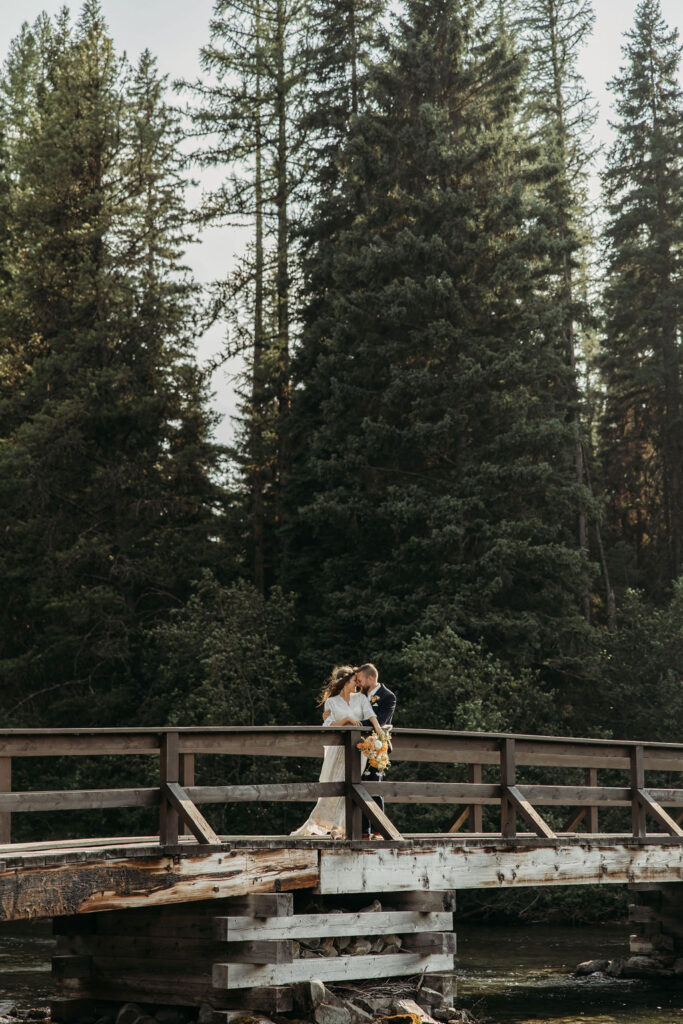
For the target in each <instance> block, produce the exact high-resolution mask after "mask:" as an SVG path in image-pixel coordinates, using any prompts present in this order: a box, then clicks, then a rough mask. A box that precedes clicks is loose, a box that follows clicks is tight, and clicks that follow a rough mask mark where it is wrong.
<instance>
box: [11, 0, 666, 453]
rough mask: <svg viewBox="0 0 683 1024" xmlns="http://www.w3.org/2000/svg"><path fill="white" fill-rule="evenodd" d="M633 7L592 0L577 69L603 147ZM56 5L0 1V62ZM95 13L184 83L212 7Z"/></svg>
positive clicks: (206, 241)
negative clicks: (596, 113) (596, 111)
mask: <svg viewBox="0 0 683 1024" xmlns="http://www.w3.org/2000/svg"><path fill="white" fill-rule="evenodd" d="M636 3H637V0H594V9H595V14H596V24H595V32H594V35H593V38H592V40H591V42H590V44H589V45H588V46H587V47H586V50H585V53H584V57H583V61H582V70H583V73H584V75H585V77H586V82H587V85H588V87H589V89H590V90H591V92H592V93H593V95H594V97H595V99H596V100H597V101H598V104H599V108H600V120H599V124H598V129H597V133H596V134H597V138H598V141H608V140H609V130H608V127H607V121H608V118H609V117H610V110H609V105H610V102H611V95H610V94H609V93H608V92H607V89H606V82H607V81H608V80H609V79H610V78H611V77H612V76H613V75H614V74H615V73H616V72H617V70H618V68H619V64H620V60H621V51H620V47H621V43H622V36H623V33H624V32H625V31H626V30H627V29H629V28H631V27H632V24H633V13H634V11H635V8H636ZM62 6H67V7H69V8H70V9H71V11H72V13H73V16H74V18H76V17H77V16H78V11H79V9H80V6H81V5H80V2H78V0H68V2H67V3H66V4H64V3H63V2H62V0H15V2H14V3H12V2H11V0H5V3H3V4H0V60H4V57H5V54H6V53H7V48H8V45H9V43H10V41H11V39H13V38H14V36H15V35H16V34H17V33H18V31H19V29H20V27H21V24H22V22H24V21H29V22H32V21H33V20H34V19H35V18H36V17H37V16H38V15H39V14H40V12H41V11H47V13H48V14H50V15H52V14H55V13H56V12H57V11H58V10H59V9H60V8H61V7H62ZM101 6H102V10H103V12H104V15H105V17H106V19H107V21H108V24H109V28H110V30H111V34H112V36H113V38H114V40H115V42H116V44H117V47H118V48H119V50H125V51H126V53H127V54H128V56H129V58H130V59H131V60H132V61H135V60H136V58H137V56H138V55H139V53H140V52H141V50H143V49H144V48H145V47H148V48H149V49H150V50H151V52H152V53H153V54H154V55H155V56H156V57H157V59H158V61H159V68H160V70H161V72H162V73H168V74H169V75H170V77H171V79H174V78H187V79H192V78H194V77H195V76H196V75H197V74H198V73H199V62H198V51H199V48H200V47H201V46H202V45H203V44H204V43H205V42H206V41H207V39H208V23H209V17H210V15H211V11H212V8H213V0H101ZM661 6H662V14H663V16H664V18H665V20H666V21H667V23H668V25H669V26H670V27H672V28H673V27H676V28H678V30H679V32H680V33H681V35H682V36H683V0H661ZM238 246H239V238H238V236H236V235H235V234H234V233H231V232H230V231H229V230H228V229H223V230H213V231H210V232H207V233H206V234H205V236H204V237H203V239H202V242H201V244H199V245H197V246H195V247H194V248H193V250H192V252H191V253H190V254H189V259H188V262H189V263H190V264H191V266H192V269H193V271H194V273H195V275H196V277H197V278H198V279H199V280H200V281H209V280H212V279H214V278H217V277H221V276H224V274H225V271H226V269H227V268H228V267H229V266H230V265H231V263H232V261H233V259H234V256H235V251H236V249H237V248H238ZM221 341H222V332H221V331H217V330H216V331H213V332H212V333H211V334H210V335H208V336H207V337H205V338H204V339H202V342H201V344H200V358H201V359H202V360H203V359H208V358H209V357H210V356H213V355H215V354H216V352H217V351H218V350H220V347H221ZM214 389H215V392H216V398H215V404H216V408H217V409H218V411H219V412H220V413H222V414H223V415H224V420H223V423H222V425H221V427H220V428H219V430H218V438H219V440H223V441H225V440H228V439H229V438H230V437H231V434H232V429H231V424H230V419H229V417H230V414H231V413H232V412H233V411H234V403H233V389H232V385H231V379H230V376H229V374H228V373H226V372H222V371H218V373H217V374H216V378H215V380H214Z"/></svg>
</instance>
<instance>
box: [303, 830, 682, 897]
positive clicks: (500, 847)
mask: <svg viewBox="0 0 683 1024" xmlns="http://www.w3.org/2000/svg"><path fill="white" fill-rule="evenodd" d="M544 842H545V841H543V840H532V841H525V840H524V839H519V840H518V842H517V843H516V844H508V843H506V842H505V840H498V841H497V842H495V841H494V840H489V841H487V842H486V844H485V845H482V846H473V845H470V842H468V843H467V844H464V845H456V844H452V843H451V844H448V845H447V846H446V845H441V844H439V843H438V842H434V843H433V844H432V845H431V846H429V845H425V846H423V847H419V848H417V847H412V848H411V847H409V846H406V847H403V848H401V847H395V848H387V847H382V846H381V844H379V843H377V844H367V845H368V849H367V850H345V851H343V852H342V851H340V850H338V849H337V848H336V847H334V846H332V845H331V844H330V847H329V848H325V849H322V850H321V851H320V882H319V884H318V890H319V891H320V892H321V893H352V892H363V893H368V892H383V893H385V894H387V893H389V892H393V891H395V890H402V889H406V890H414V889H415V885H416V882H417V881H418V880H419V883H420V885H422V886H424V888H425V889H451V888H452V889H482V888H501V887H507V886H519V885H590V884H597V883H600V884H610V883H625V882H666V881H679V880H680V878H682V877H683V844H679V843H674V842H673V841H671V840H669V841H667V842H665V843H661V844H659V843H657V842H649V843H647V844H644V845H643V844H640V843H634V842H633V841H628V840H627V841H624V840H623V839H619V838H613V837H602V838H600V839H595V840H583V841H582V842H581V843H563V842H562V840H558V841H556V842H553V843H552V844H551V845H548V846H544V845H542V844H543V843H544ZM383 899H385V900H386V901H387V902H390V901H391V899H392V897H389V896H388V895H385V896H384V897H383Z"/></svg>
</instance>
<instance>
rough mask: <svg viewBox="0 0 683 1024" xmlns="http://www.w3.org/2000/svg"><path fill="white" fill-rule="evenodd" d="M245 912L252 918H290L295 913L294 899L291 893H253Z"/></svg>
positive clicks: (249, 897)
mask: <svg viewBox="0 0 683 1024" xmlns="http://www.w3.org/2000/svg"><path fill="white" fill-rule="evenodd" d="M245 910H246V912H247V913H248V914H249V915H250V916H251V917H289V916H291V915H292V914H293V913H294V897H293V895H292V893H291V892H260V893H259V892H256V893H251V894H250V895H249V896H248V897H247V901H246V904H245Z"/></svg>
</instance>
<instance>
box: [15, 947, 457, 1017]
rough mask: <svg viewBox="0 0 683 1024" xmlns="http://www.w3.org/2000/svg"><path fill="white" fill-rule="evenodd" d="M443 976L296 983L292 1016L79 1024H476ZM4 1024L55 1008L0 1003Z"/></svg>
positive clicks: (126, 1012)
mask: <svg viewBox="0 0 683 1024" xmlns="http://www.w3.org/2000/svg"><path fill="white" fill-rule="evenodd" d="M328 955H330V954H328ZM331 955H334V954H331ZM441 978H442V976H435V978H430V977H429V976H427V977H426V978H425V977H421V978H414V979H400V980H396V981H387V982H384V983H378V982H354V983H341V982H340V983H336V984H334V985H324V984H323V982H322V981H319V980H317V979H313V980H311V981H309V982H303V983H301V984H297V985H295V986H294V989H295V1002H294V1011H293V1012H292V1013H287V1014H279V1013H278V1014H272V1015H271V1014H266V1013H255V1012H252V1011H249V1010H214V1009H213V1008H212V1007H210V1006H202V1007H200V1008H199V1009H198V1010H194V1009H190V1008H185V1007H176V1006H154V1005H150V1004H138V1003H125V1004H124V1005H123V1006H119V1005H115V1004H112V1003H102V1004H98V1005H97V1006H95V1007H94V1008H93V1010H92V1011H91V1012H89V1013H87V1014H84V1015H83V1017H82V1018H80V1019H79V1020H78V1021H77V1022H76V1024H477V1022H476V1020H475V1018H474V1017H473V1016H472V1015H471V1014H470V1013H469V1012H468V1011H467V1010H460V1009H457V1008H456V1007H455V1006H453V1005H452V1004H451V1002H450V1001H449V998H448V985H444V984H443V983H440V980H441ZM430 982H431V985H435V986H437V987H430ZM444 989H445V991H443V990H444ZM0 1024H50V1009H49V1007H39V1008H37V1009H33V1010H21V1009H18V1008H17V1007H16V1006H14V1005H13V1004H12V1003H11V1002H0Z"/></svg>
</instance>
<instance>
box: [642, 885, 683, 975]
mask: <svg viewBox="0 0 683 1024" xmlns="http://www.w3.org/2000/svg"><path fill="white" fill-rule="evenodd" d="M629 889H631V890H632V891H633V895H634V902H633V903H632V904H631V905H630V906H629V923H630V924H631V926H632V930H631V935H630V938H629V948H630V951H631V954H632V955H634V956H652V957H656V958H658V959H661V958H663V959H664V960H669V961H671V962H673V961H675V960H679V959H681V958H683V883H681V882H670V883H659V884H654V883H653V884H651V885H630V886H629Z"/></svg>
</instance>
